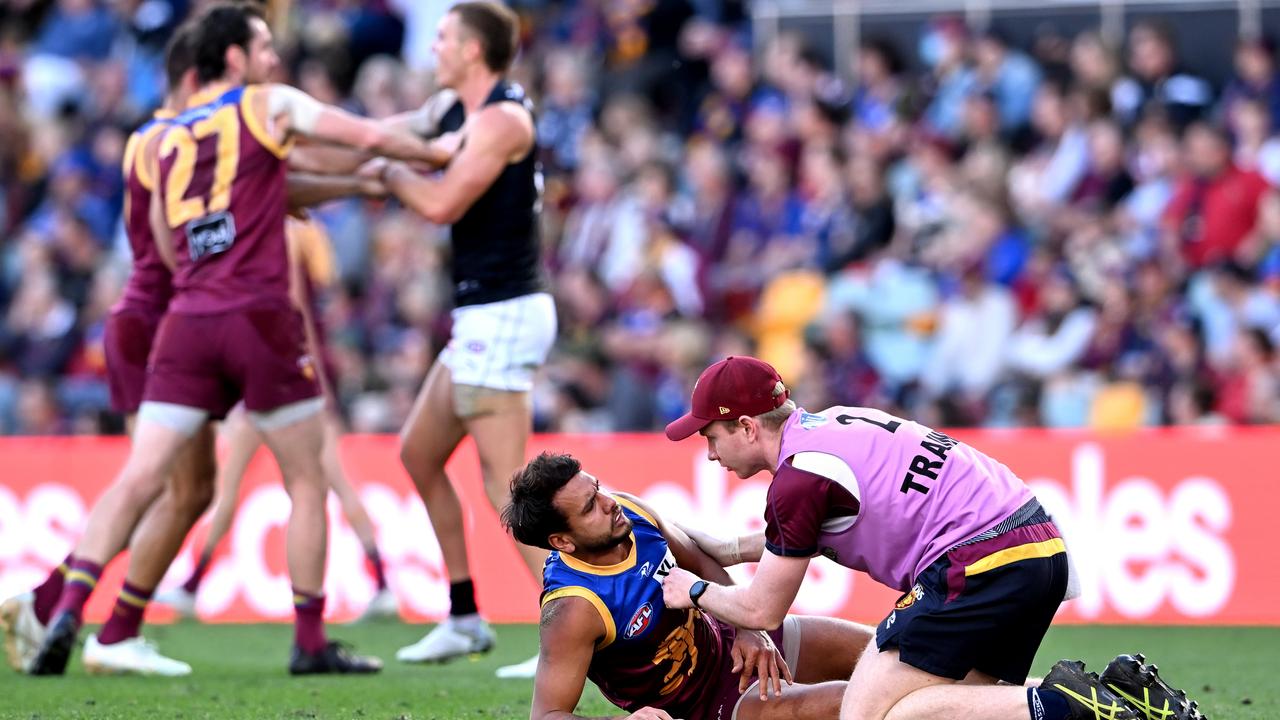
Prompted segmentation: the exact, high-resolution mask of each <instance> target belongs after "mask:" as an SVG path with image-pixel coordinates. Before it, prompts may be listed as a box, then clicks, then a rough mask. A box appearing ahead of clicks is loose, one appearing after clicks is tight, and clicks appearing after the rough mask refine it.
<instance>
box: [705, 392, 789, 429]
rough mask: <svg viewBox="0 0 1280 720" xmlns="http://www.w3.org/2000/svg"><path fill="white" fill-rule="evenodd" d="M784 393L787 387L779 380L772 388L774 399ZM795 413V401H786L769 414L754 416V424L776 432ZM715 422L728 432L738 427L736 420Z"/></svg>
mask: <svg viewBox="0 0 1280 720" xmlns="http://www.w3.org/2000/svg"><path fill="white" fill-rule="evenodd" d="M786 391H787V386H786V385H783V384H782V381H781V380H779V381H778V383H777V384H776V385H774V386H773V396H774V397H778V396H779V395H781V394H783V393H785V392H786ZM795 411H796V401H795V400H791V399H788V400H787V401H786V402H784V403H782V404H781V405H779V406H778V407H776V408H774V409H772V410H770V411H769V412H767V413H762V414H760V415H756V416H755V417H756V422H758V423H760V424H761V425H762V426H764V427H766V428H768V429H769V430H777V429H778V428H780V427H782V426H783V424H784V423H786V422H787V418H789V417H791V413H793V412H795ZM716 422H718V423H724V424H725V426H726V427H728V428H729V432H733V431H734V430H735V429H737V427H738V421H737V420H716Z"/></svg>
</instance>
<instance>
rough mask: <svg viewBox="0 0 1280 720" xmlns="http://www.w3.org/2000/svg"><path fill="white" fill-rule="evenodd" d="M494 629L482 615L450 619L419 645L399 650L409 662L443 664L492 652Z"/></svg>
mask: <svg viewBox="0 0 1280 720" xmlns="http://www.w3.org/2000/svg"><path fill="white" fill-rule="evenodd" d="M493 639H494V638H493V630H491V629H489V623H486V622H485V621H484V620H483V619H481V618H480V616H479V615H470V616H467V617H464V618H453V617H450V618H448V619H446V620H445V621H444V622H442V623H440V624H439V625H437V626H435V628H433V629H432V630H431V632H429V633H427V634H426V636H425V637H423V638H422V639H421V640H419V641H418V642H416V643H414V644H412V645H410V646H408V647H402V648H400V649H399V650H397V651H396V659H397V660H399V661H400V662H407V663H443V662H449V661H450V660H456V659H458V658H460V657H465V656H467V655H474V654H476V653H486V652H489V651H490V650H492V649H493Z"/></svg>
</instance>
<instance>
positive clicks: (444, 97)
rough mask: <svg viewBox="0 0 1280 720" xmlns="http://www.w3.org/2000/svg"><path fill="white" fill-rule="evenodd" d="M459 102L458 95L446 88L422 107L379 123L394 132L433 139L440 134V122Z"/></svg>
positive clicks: (428, 99)
mask: <svg viewBox="0 0 1280 720" xmlns="http://www.w3.org/2000/svg"><path fill="white" fill-rule="evenodd" d="M457 102H458V93H456V92H454V91H453V90H450V89H448V88H446V89H444V90H441V91H439V92H437V93H436V94H434V95H432V96H431V97H429V98H427V101H426V102H424V103H423V104H422V107H420V108H416V109H414V110H408V111H405V112H402V113H398V114H396V115H392V116H390V117H388V118H384V119H382V120H380V121H379V122H381V123H382V124H383V125H385V126H386V127H388V128H390V129H393V130H400V131H404V132H411V133H413V134H415V135H419V136H421V137H432V136H434V135H438V134H440V121H441V120H443V119H444V115H445V113H447V112H449V108H451V107H453V106H454V104H455V103H457Z"/></svg>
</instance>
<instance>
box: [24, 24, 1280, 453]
mask: <svg viewBox="0 0 1280 720" xmlns="http://www.w3.org/2000/svg"><path fill="white" fill-rule="evenodd" d="M193 4H195V5H198V4H199V3H198V2H196V3H188V2H183V1H181V0H169V1H167V2H166V1H162V0H115V1H114V2H101V1H97V0H55V1H49V0H45V1H40V0H8V2H6V3H4V4H0V138H2V139H3V141H2V142H0V237H3V244H2V245H0V310H2V312H0V358H2V364H0V432H5V433H27V434H57V433H71V432H75V433H83V432H90V433H91V432H111V431H118V430H119V429H120V421H119V419H118V418H115V417H114V416H112V415H111V414H110V412H109V411H108V410H107V406H108V403H107V389H106V381H105V370H104V365H103V354H102V325H103V319H104V316H105V314H106V313H107V312H108V309H109V308H110V306H111V304H112V303H113V302H114V300H115V298H116V296H117V294H118V292H119V290H120V287H121V284H122V282H123V279H124V277H126V275H127V273H128V267H129V258H128V249H127V247H128V246H127V243H126V242H125V241H124V239H123V237H122V230H121V223H120V209H121V202H122V200H121V197H122V196H121V191H122V186H121V178H120V171H119V167H120V159H121V154H122V152H123V147H124V141H125V139H126V137H127V135H128V133H129V132H130V131H131V130H132V129H133V128H134V127H136V126H137V125H138V124H139V123H140V122H141V121H142V120H143V119H144V118H145V117H146V116H147V114H148V113H149V111H150V109H151V108H153V107H154V106H155V105H156V104H157V103H158V101H159V99H160V97H161V94H162V92H163V87H162V73H161V71H160V61H161V54H162V49H163V43H164V40H165V39H166V38H167V36H168V33H169V32H170V31H171V30H172V28H173V27H174V25H175V24H176V23H177V22H179V21H180V20H181V19H182V18H183V17H184V16H185V14H186V13H187V12H189V11H190V10H191V8H190V7H188V6H189V5H193ZM447 4H448V3H447V2H414V0H375V1H372V2H356V1H353V0H295V2H292V3H279V4H275V3H273V4H272V6H273V7H272V13H273V20H274V25H275V27H276V33H277V44H278V45H279V47H280V48H281V51H282V56H283V57H285V58H286V59H287V61H286V63H285V64H284V65H285V67H284V68H283V71H284V73H285V76H284V77H282V78H280V79H281V80H282V81H285V82H290V83H293V84H296V85H297V86H299V87H301V88H302V89H303V90H305V91H306V92H308V93H310V94H311V95H313V96H315V97H317V98H319V99H321V100H323V101H325V102H329V103H334V104H339V105H342V106H344V107H346V108H348V109H350V110H353V111H355V112H359V113H361V114H364V115H367V116H371V117H385V116H388V115H391V114H394V113H396V112H399V111H402V110H405V109H409V108H413V107H416V106H418V105H419V104H421V103H422V101H423V100H424V99H425V98H426V97H427V96H428V95H429V94H430V93H431V92H432V91H433V87H432V80H431V72H430V68H431V62H432V58H431V55H430V49H429V48H430V42H431V40H432V38H433V36H434V28H435V24H436V22H437V20H438V18H439V17H440V15H441V14H442V13H443V12H444V11H445V8H446V6H447ZM515 5H516V7H517V9H518V10H519V11H520V13H521V15H522V18H523V20H524V38H523V51H522V55H521V57H520V59H519V61H518V63H517V67H516V69H515V70H514V72H513V75H514V78H515V79H516V80H517V81H519V82H520V83H522V84H523V85H524V86H525V87H526V88H528V89H530V90H531V91H532V94H533V96H534V97H535V99H536V104H537V109H538V115H537V127H538V133H539V143H540V148H539V153H540V156H541V160H542V163H543V169H544V173H545V193H544V204H543V218H542V219H543V226H542V239H543V243H544V247H545V254H544V258H545V264H546V271H547V277H548V284H549V287H550V288H551V289H552V291H553V292H554V294H555V296H556V298H557V302H558V305H559V312H560V338H559V341H558V343H557V346H556V349H555V351H554V353H553V356H552V359H551V360H550V362H549V363H548V365H547V367H546V368H545V369H544V370H543V372H542V374H541V377H540V379H539V382H538V384H537V385H536V390H535V393H534V408H535V417H536V419H535V422H536V425H537V429H539V430H543V431H568V432H579V431H647V430H653V429H657V428H660V427H661V426H662V425H663V424H664V423H665V422H667V421H669V420H671V419H673V418H675V417H676V416H678V415H679V414H680V413H682V412H683V411H684V409H685V403H686V402H687V398H688V391H689V389H690V387H691V385H692V383H693V381H694V380H695V379H696V377H697V374H698V373H699V371H700V370H701V369H702V368H703V367H705V365H706V364H707V363H708V362H709V361H711V360H714V359H716V358H719V357H723V356H725V355H727V354H742V353H750V354H755V355H758V356H760V357H762V358H764V359H766V360H768V361H770V362H772V363H773V364H774V365H775V366H777V367H778V369H779V370H780V372H781V373H782V374H783V376H784V377H785V378H786V379H787V381H788V383H789V384H790V385H791V387H792V389H793V397H795V398H796V399H797V400H798V401H799V402H800V403H801V404H802V405H805V406H808V407H811V408H818V407H825V406H827V405H830V404H850V405H873V406H877V407H882V408H885V409H887V410H889V411H891V412H898V413H902V414H906V415H908V416H911V417H914V418H918V419H920V420H921V421H923V422H927V423H930V424H936V425H942V426H951V427H957V426H1048V427H1095V428H1107V429H1120V428H1127V427H1136V426H1143V425H1162V424H1217V423H1267V422H1276V421H1277V420H1280V382H1278V380H1280V374H1278V371H1280V358H1277V353H1276V351H1275V344H1276V343H1277V342H1278V341H1280V190H1277V189H1276V188H1277V184H1280V134H1277V131H1278V130H1280V74H1278V73H1277V66H1276V58H1275V52H1274V48H1273V47H1272V46H1271V45H1270V44H1269V41H1268V40H1267V39H1265V38H1248V39H1241V40H1240V41H1239V43H1238V44H1237V45H1236V46H1235V47H1234V48H1223V50H1222V51H1223V52H1230V53H1233V54H1234V55H1233V57H1234V70H1235V72H1234V76H1233V77H1231V78H1230V80H1229V82H1226V83H1225V84H1221V83H1219V84H1220V85H1222V86H1221V87H1216V86H1214V85H1213V84H1210V83H1209V82H1207V81H1206V80H1205V79H1203V78H1201V77H1199V76H1197V75H1196V74H1195V72H1194V71H1193V70H1191V69H1188V66H1187V64H1185V63H1184V61H1185V60H1187V58H1184V57H1180V56H1179V53H1178V48H1177V47H1176V46H1175V44H1174V42H1173V41H1172V39H1171V35H1170V32H1169V29H1168V28H1167V27H1165V26H1164V25H1162V24H1161V23H1160V21H1158V20H1143V21H1140V22H1136V23H1134V24H1132V25H1131V26H1130V27H1129V29H1128V32H1127V37H1126V38H1125V41H1124V43H1123V46H1122V47H1112V46H1111V45H1110V44H1109V43H1108V42H1107V41H1106V40H1105V39H1104V38H1103V36H1101V35H1100V34H1098V33H1094V32H1087V33H1083V34H1081V35H1079V36H1076V37H1059V36H1052V35H1046V36H1044V37H1042V38H1039V39H1038V40H1037V41H1036V42H1035V43H1034V45H1033V46H1031V47H1019V46H1014V45H1011V44H1010V43H1008V42H1007V41H1006V40H1005V39H1004V38H1003V37H1002V35H1001V34H1000V33H999V32H998V28H994V27H993V28H989V29H985V30H975V29H974V28H971V27H968V26H967V25H966V24H964V23H963V22H962V21H960V20H958V19H953V18H947V17H942V18H935V19H933V20H931V21H929V22H926V23H922V24H921V26H920V32H919V38H918V42H917V43H916V44H915V45H913V46H911V47H901V46H897V45H895V44H894V43H892V42H889V41H887V40H884V39H879V38H875V37H864V38H862V41H861V43H860V44H859V46H858V48H857V51H856V52H855V53H854V55H853V56H852V57H838V58H835V59H834V64H833V62H832V61H831V59H829V58H827V57H826V56H825V55H824V54H822V53H821V52H818V51H817V50H815V49H814V48H813V47H812V46H810V45H809V44H807V43H806V42H805V40H804V39H803V38H801V37H799V36H794V35H789V34H786V33H783V34H780V35H778V36H777V37H774V38H769V39H762V38H752V37H751V36H750V34H749V28H750V24H749V23H748V22H747V21H746V19H745V18H744V17H743V7H742V4H741V3H734V2H722V1H717V0H703V1H701V2H695V1H694V0H608V1H606V0H582V1H580V2H551V1H548V0H525V1H524V2H518V3H515ZM303 18H305V19H306V22H305V23H303V22H302V19H303ZM757 46H760V50H759V52H756V48H757ZM909 67H918V68H923V70H917V71H909V70H908V68H909ZM841 78H852V81H849V80H841ZM315 214H316V216H317V217H318V218H319V220H321V222H322V223H323V225H324V226H325V228H326V229H327V231H328V233H329V236H330V239H331V241H332V244H333V250H334V252H333V257H332V260H333V262H332V267H333V268H334V275H335V281H334V282H333V284H332V285H331V286H330V287H329V288H328V290H327V291H326V293H325V297H324V306H323V317H324V320H325V322H326V324H327V326H328V328H329V335H330V341H331V342H332V344H333V347H332V348H331V350H332V356H333V358H334V363H335V365H336V371H337V372H336V374H337V377H338V387H337V390H338V393H339V395H340V399H341V404H342V407H343V410H344V412H345V414H346V417H347V419H348V421H349V423H350V425H351V426H352V428H353V429H355V430H358V431H367V432H383V431H394V430H395V429H397V428H398V426H399V423H400V422H401V420H402V419H403V417H404V416H405V415H406V414H407V412H408V409H409V406H410V403H411V401H412V398H413V395H414V393H415V392H416V390H417V388H418V386H419V383H420V382H421V379H422V378H423V376H424V375H425V372H426V370H427V368H428V366H429V364H430V363H431V361H432V359H433V358H434V356H435V354H436V353H437V352H438V351H439V350H440V348H441V346H442V343H443V342H444V341H445V340H446V339H447V337H448V309H449V306H448V303H449V291H450V288H449V283H448V279H447V278H448V273H447V268H448V263H449V258H448V239H447V229H442V228H437V227H433V226H430V225H429V224H427V223H426V222H425V221H423V220H421V219H420V218H419V217H417V216H415V215H413V214H412V213H411V212H407V211H405V210H403V209H401V208H400V207H398V206H397V205H396V204H394V203H391V202H367V201H357V200H351V201H342V202H335V203H332V204H330V205H327V206H324V207H322V208H320V209H319V210H318V211H317V212H316V213H315Z"/></svg>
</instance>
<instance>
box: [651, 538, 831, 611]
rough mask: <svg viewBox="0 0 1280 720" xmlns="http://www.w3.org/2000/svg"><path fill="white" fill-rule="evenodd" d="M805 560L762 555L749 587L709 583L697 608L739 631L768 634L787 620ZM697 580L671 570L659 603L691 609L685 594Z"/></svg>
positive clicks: (687, 593) (801, 576)
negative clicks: (734, 626)
mask: <svg viewBox="0 0 1280 720" xmlns="http://www.w3.org/2000/svg"><path fill="white" fill-rule="evenodd" d="M808 568H809V558H807V557H784V556H782V555H774V554H773V553H765V554H764V557H762V558H761V559H760V566H759V567H758V568H757V569H756V574H755V575H754V576H753V577H752V578H751V584H749V585H739V586H736V587H726V586H724V585H719V584H716V583H710V584H709V585H708V587H707V589H706V590H705V591H704V592H703V594H702V597H700V598H699V599H698V606H699V607H700V608H702V609H703V610H705V611H706V612H709V613H711V614H712V615H714V616H716V617H718V618H720V619H721V620H724V621H725V622H727V623H732V624H734V625H737V626H738V627H741V628H750V629H752V630H772V629H774V628H776V627H778V626H779V625H781V624H782V621H783V620H784V619H785V618H786V617H787V609H788V608H790V607H791V603H792V602H794V601H795V599H796V593H798V592H800V583H802V582H804V573H805V570H807V569H808ZM698 579H699V578H698V577H697V576H696V575H693V574H692V573H689V572H686V571H684V570H679V569H676V570H672V571H671V573H670V574H668V575H667V578H666V579H665V580H663V581H662V600H663V602H664V603H666V605H667V607H672V608H687V607H693V600H692V599H690V597H689V590H690V588H691V587H692V586H693V584H694V583H695V582H697V581H698Z"/></svg>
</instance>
